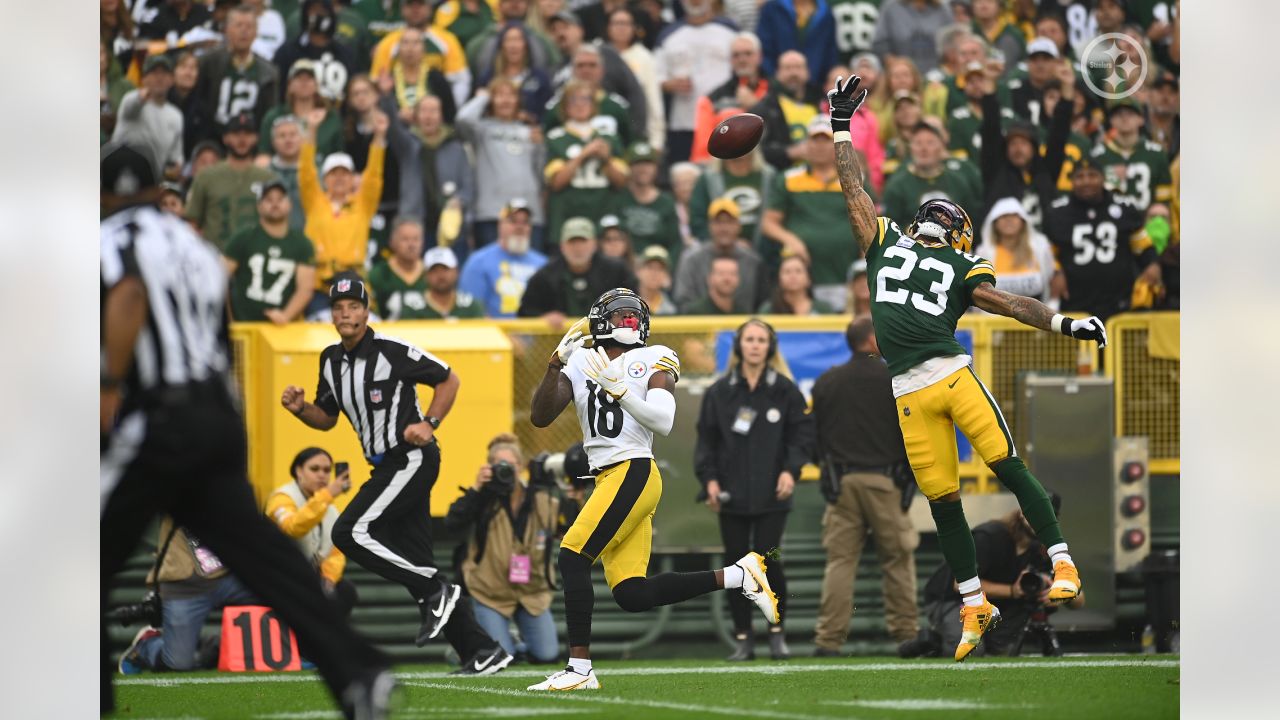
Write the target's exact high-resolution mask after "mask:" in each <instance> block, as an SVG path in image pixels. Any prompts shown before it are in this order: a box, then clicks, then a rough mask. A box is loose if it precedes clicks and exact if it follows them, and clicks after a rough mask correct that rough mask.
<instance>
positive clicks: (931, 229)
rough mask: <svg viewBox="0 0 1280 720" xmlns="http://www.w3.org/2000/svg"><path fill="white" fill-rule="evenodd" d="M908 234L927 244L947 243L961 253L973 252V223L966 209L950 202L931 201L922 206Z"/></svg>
mask: <svg viewBox="0 0 1280 720" xmlns="http://www.w3.org/2000/svg"><path fill="white" fill-rule="evenodd" d="M907 234H908V235H910V236H911V237H912V238H914V239H916V240H920V241H922V242H924V243H926V244H932V243H947V244H948V245H950V246H951V247H953V248H955V249H956V250H959V251H960V252H964V253H967V252H973V222H972V221H970V220H969V213H967V212H965V211H964V208H962V207H960V206H959V205H957V204H956V203H953V202H951V201H950V200H941V199H938V200H930V201H928V202H926V203H925V204H923V205H921V206H920V209H919V210H917V211H916V216H915V218H914V219H912V221H911V225H909V226H908V227H907Z"/></svg>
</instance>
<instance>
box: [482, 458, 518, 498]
mask: <svg viewBox="0 0 1280 720" xmlns="http://www.w3.org/2000/svg"><path fill="white" fill-rule="evenodd" d="M489 469H490V470H491V471H492V472H493V475H492V476H491V477H490V478H489V482H487V483H485V484H484V490H485V492H489V493H492V494H494V495H497V496H499V497H506V496H508V495H510V494H511V491H512V490H514V489H515V487H516V467H515V466H514V465H512V464H511V463H509V462H507V461H506V460H499V461H498V462H496V463H494V464H492V465H490V466H489Z"/></svg>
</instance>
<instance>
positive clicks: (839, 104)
mask: <svg viewBox="0 0 1280 720" xmlns="http://www.w3.org/2000/svg"><path fill="white" fill-rule="evenodd" d="M861 84H862V78H860V77H858V76H857V75H850V76H849V77H848V78H847V79H846V78H844V77H843V76H839V75H837V76H836V86H835V87H833V88H831V89H830V90H828V91H827V102H828V103H829V104H830V105H831V129H832V130H835V131H836V132H839V131H841V130H844V131H846V132H847V131H848V130H849V121H850V120H851V119H853V114H854V113H855V112H857V111H858V107H859V106H861V105H862V102H863V101H864V100H866V99H867V91H866V90H865V89H863V90H861V91H859V89H858V86H859V85H861ZM837 124H839V127H837Z"/></svg>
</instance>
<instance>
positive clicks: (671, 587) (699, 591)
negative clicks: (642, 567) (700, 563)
mask: <svg viewBox="0 0 1280 720" xmlns="http://www.w3.org/2000/svg"><path fill="white" fill-rule="evenodd" d="M719 589H720V584H719V583H718V582H716V574H715V572H714V571H712V570H701V571H698V572H687V573H660V574H658V575H654V576H653V577H648V578H627V579H626V580H623V581H622V582H620V583H618V584H617V585H616V586H615V587H614V588H613V599H614V600H616V601H617V603H618V607H620V608H622V609H623V610H626V611H627V612H644V611H645V610H650V609H652V608H655V607H658V606H659V605H672V604H675V603H678V602H684V601H685V600H688V599H689V598H695V597H698V596H699V595H706V594H707V593H709V592H712V591H715V590H719Z"/></svg>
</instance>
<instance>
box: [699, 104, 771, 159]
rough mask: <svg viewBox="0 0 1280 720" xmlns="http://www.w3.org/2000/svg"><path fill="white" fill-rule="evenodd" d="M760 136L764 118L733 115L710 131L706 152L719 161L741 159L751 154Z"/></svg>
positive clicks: (743, 114)
mask: <svg viewBox="0 0 1280 720" xmlns="http://www.w3.org/2000/svg"><path fill="white" fill-rule="evenodd" d="M762 135H764V118H762V117H760V116H759V115H753V114H751V113H742V114H741V115H734V116H733V117H731V118H726V119H725V121H724V122H722V123H720V124H719V125H717V126H716V129H715V130H712V131H711V137H709V138H707V152H709V153H711V154H712V155H714V156H716V157H718V158H720V159H721V160H730V159H732V158H736V157H742V156H743V155H746V154H747V153H749V152H751V150H752V149H753V148H754V147H755V146H756V143H759V142H760V137H761V136H762Z"/></svg>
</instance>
